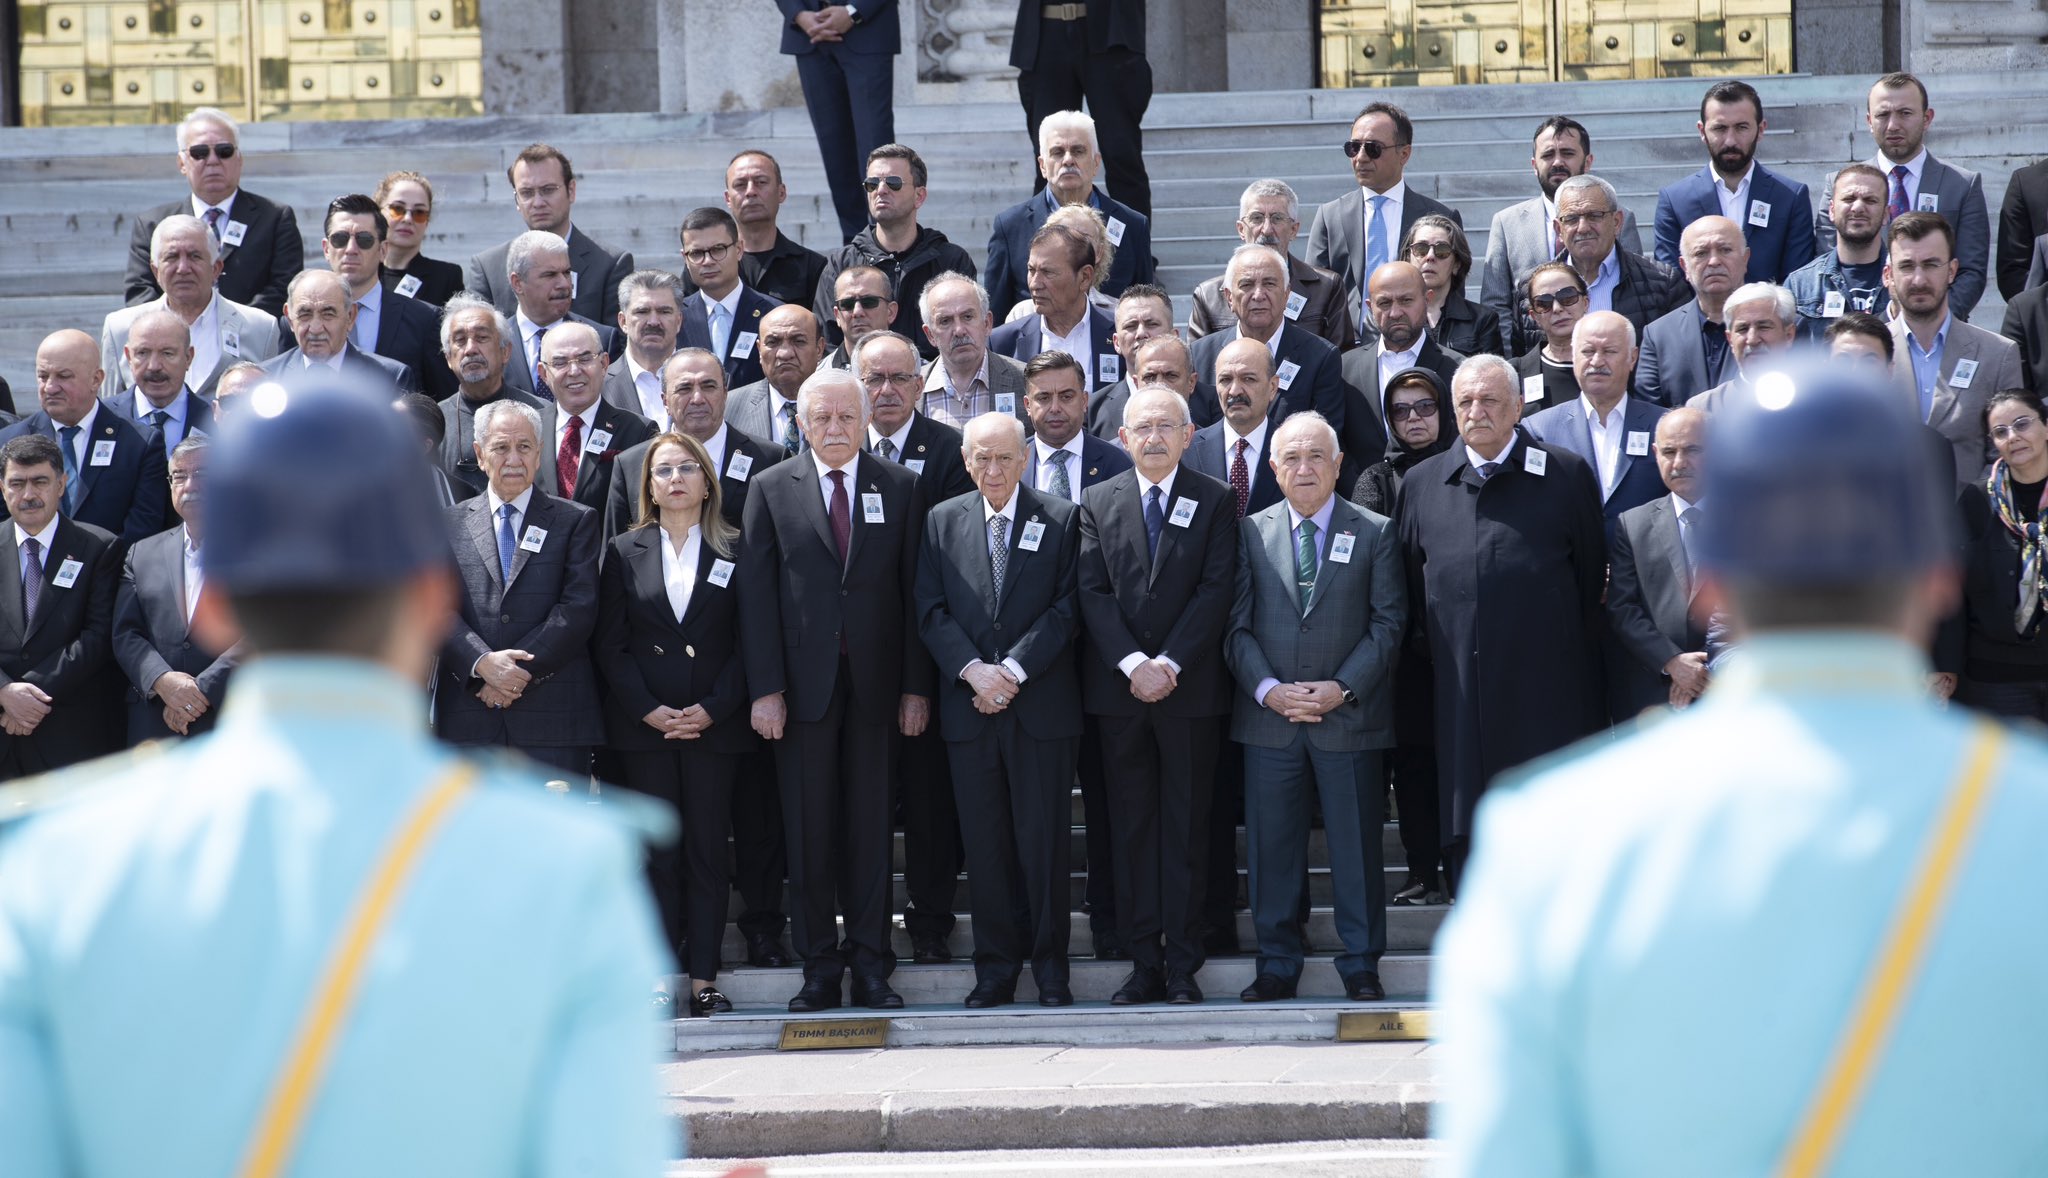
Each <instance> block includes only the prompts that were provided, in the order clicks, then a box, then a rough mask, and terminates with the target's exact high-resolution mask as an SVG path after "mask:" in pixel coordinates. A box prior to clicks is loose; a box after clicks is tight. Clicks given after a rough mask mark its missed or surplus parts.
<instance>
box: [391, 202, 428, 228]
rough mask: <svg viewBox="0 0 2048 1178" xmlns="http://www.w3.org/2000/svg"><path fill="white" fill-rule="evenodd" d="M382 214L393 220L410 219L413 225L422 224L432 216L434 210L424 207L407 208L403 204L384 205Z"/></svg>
mask: <svg viewBox="0 0 2048 1178" xmlns="http://www.w3.org/2000/svg"><path fill="white" fill-rule="evenodd" d="M384 214H385V215H386V216H388V217H390V218H391V220H392V221H394V222H397V221H411V222H412V223H413V224H415V225H424V224H426V223H427V221H428V220H429V219H431V218H432V217H433V215H434V210H432V209H426V208H419V209H409V208H406V207H405V206H404V205H385V206H384Z"/></svg>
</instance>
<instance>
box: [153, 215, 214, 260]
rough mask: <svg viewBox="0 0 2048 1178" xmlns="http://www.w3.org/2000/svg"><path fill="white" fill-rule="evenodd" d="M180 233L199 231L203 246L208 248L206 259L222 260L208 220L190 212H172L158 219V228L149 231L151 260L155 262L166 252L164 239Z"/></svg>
mask: <svg viewBox="0 0 2048 1178" xmlns="http://www.w3.org/2000/svg"><path fill="white" fill-rule="evenodd" d="M178 233H197V234H198V235H199V240H200V242H201V243H202V246H203V248H204V249H205V250H206V260H207V261H209V262H216V261H219V260H220V252H219V251H218V250H216V249H214V246H213V234H212V233H211V232H209V231H208V230H207V228H206V222H204V221H202V220H200V219H199V218H197V217H195V216H193V215H192V214H190V213H172V214H171V215H170V216H168V217H165V218H164V219H163V220H161V221H158V222H157V223H156V228H155V229H152V230H150V231H149V260H150V261H152V262H154V261H156V260H157V259H158V258H159V257H160V256H162V254H163V252H164V239H165V238H168V237H170V236H172V235H174V234H178Z"/></svg>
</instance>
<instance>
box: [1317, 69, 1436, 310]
mask: <svg viewBox="0 0 2048 1178" xmlns="http://www.w3.org/2000/svg"><path fill="white" fill-rule="evenodd" d="M1414 144H1415V124H1414V123H1412V122H1410V121H1409V119H1408V114H1407V112H1405V111H1403V110H1402V109H1401V108H1400V107H1398V106H1395V105H1394V104H1392V103H1390V102H1374V103H1371V104H1369V105H1368V106H1367V107H1366V108H1365V109H1364V110H1362V111H1360V112H1358V117H1357V118H1356V119H1354V120H1352V123H1351V138H1349V139H1347V140H1345V142H1344V154H1345V155H1347V156H1349V157H1351V174H1352V176H1353V177H1354V178H1356V179H1357V181H1358V187H1357V188H1354V189H1352V190H1351V191H1350V192H1347V193H1345V194H1344V195H1343V196H1340V197H1338V198H1337V199H1336V200H1333V201H1331V202H1330V203H1328V204H1326V205H1324V206H1323V207H1321V208H1319V209H1317V210H1316V219H1315V223H1314V224H1313V225H1311V226H1309V231H1308V264H1309V265H1311V266H1316V267H1319V268H1321V269H1324V270H1328V271H1330V272H1332V273H1334V274H1336V275H1338V276H1339V277H1341V278H1343V280H1344V289H1345V291H1346V292H1347V294H1346V297H1347V298H1348V300H1349V302H1350V304H1351V311H1352V320H1353V321H1354V322H1356V323H1365V322H1367V321H1368V320H1369V319H1370V318H1371V317H1370V316H1369V315H1367V314H1366V306H1365V287H1366V282H1367V280H1368V279H1370V278H1371V277H1372V272H1373V271H1375V270H1377V269H1379V268H1380V267H1381V266H1383V265H1385V264H1387V263H1388V262H1392V261H1395V260H1396V259H1398V258H1399V257H1400V253H1401V242H1403V241H1404V240H1406V239H1407V237H1408V227H1409V226H1410V225H1413V224H1414V223H1415V219H1416V218H1417V217H1420V216H1423V215H1425V214H1428V213H1439V214H1442V215H1443V216H1446V217H1449V218H1450V219H1451V220H1452V221H1454V222H1456V223H1457V224H1458V225H1459V226H1460V227H1461V228H1462V227H1463V226H1464V224H1465V219H1464V217H1463V216H1461V215H1460V214H1459V213H1458V210H1456V209H1454V208H1451V207H1450V206H1449V205H1445V204H1440V203H1438V202H1437V201H1434V200H1431V199H1430V198H1428V197H1426V196H1424V195H1422V194H1421V193H1419V192H1416V191H1414V190H1413V189H1411V188H1409V186H1408V184H1407V182H1406V181H1405V180H1404V179H1402V175H1403V173H1404V172H1405V171H1406V170H1407V167H1408V157H1409V155H1410V153H1412V152H1413V151H1414V150H1415V148H1414ZM1368 206H1370V207H1368Z"/></svg>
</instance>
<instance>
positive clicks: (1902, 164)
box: [1870, 143, 1927, 187]
mask: <svg viewBox="0 0 2048 1178" xmlns="http://www.w3.org/2000/svg"><path fill="white" fill-rule="evenodd" d="M1870 162H1871V165H1872V166H1873V167H1875V168H1876V169H1877V170H1878V171H1880V172H1883V173H1884V174H1885V176H1886V177H1887V178H1889V177H1890V176H1891V174H1892V169H1893V168H1904V169H1906V173H1907V174H1908V175H1910V176H1912V177H1913V184H1914V186H1915V187H1918V186H1919V184H1920V174H1921V173H1922V172H1924V171H1926V170H1927V145H1926V144H1924V143H1923V144H1921V145H1920V150H1919V151H1917V152H1915V153H1914V155H1913V158H1912V159H1909V160H1904V161H1894V160H1892V159H1891V158H1890V157H1888V156H1886V155H1885V153H1884V152H1882V151H1879V152H1878V153H1877V158H1875V159H1873V160H1871V161H1870Z"/></svg>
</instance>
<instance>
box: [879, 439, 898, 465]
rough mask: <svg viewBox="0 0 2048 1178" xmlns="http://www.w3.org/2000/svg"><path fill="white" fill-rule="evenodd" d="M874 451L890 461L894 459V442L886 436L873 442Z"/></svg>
mask: <svg viewBox="0 0 2048 1178" xmlns="http://www.w3.org/2000/svg"><path fill="white" fill-rule="evenodd" d="M875 452H876V453H877V454H880V455H881V456H882V457H884V458H886V459H888V460H889V461H891V462H894V461H896V443H894V442H892V441H890V440H889V439H887V438H883V439H882V440H881V441H879V442H876V443H875Z"/></svg>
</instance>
